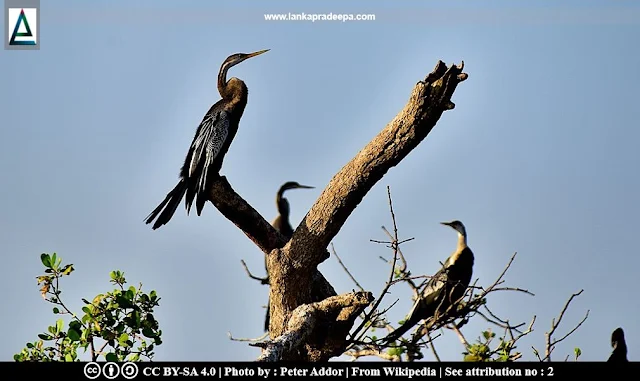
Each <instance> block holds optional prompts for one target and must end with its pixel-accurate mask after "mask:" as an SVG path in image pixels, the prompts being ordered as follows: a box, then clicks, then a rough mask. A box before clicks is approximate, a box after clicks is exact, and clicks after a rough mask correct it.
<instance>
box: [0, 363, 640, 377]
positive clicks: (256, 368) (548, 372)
mask: <svg viewBox="0 0 640 381" xmlns="http://www.w3.org/2000/svg"><path fill="white" fill-rule="evenodd" d="M0 367H2V368H3V369H2V371H3V373H4V374H13V375H16V376H18V375H19V376H20V378H31V377H43V376H50V375H51V374H52V373H58V374H64V378H65V379H69V378H71V379H83V380H116V379H118V380H133V379H140V378H157V377H171V378H174V379H175V378H183V377H184V378H186V377H199V378H219V379H221V378H241V377H249V378H255V379H266V378H279V379H284V378H295V377H338V378H344V379H364V378H380V379H383V378H395V379H412V378H425V377H427V378H455V377H486V378H495V377H559V378H562V379H568V378H573V377H583V376H586V377H603V378H605V379H608V378H610V377H614V376H617V375H624V376H627V375H628V373H629V372H631V374H638V371H640V363H637V362H630V363H622V364H620V363H617V364H614V363H606V362H559V363H550V362H545V363H540V362H515V363H465V362H460V363H458V362H450V363H446V362H440V363H427V362H416V363H406V364H396V363H389V362H362V363H359V362H328V363H323V364H297V363H295V364H294V363H277V364H270V363H256V362H137V363H133V362H127V363H113V362H80V363H78V362H76V363H16V362H5V363H2V364H0Z"/></svg>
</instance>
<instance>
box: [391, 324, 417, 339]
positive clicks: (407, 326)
mask: <svg viewBox="0 0 640 381" xmlns="http://www.w3.org/2000/svg"><path fill="white" fill-rule="evenodd" d="M414 325H415V323H413V322H409V321H407V322H405V323H404V324H402V325H401V326H400V327H398V328H396V329H395V330H393V332H391V333H389V334H388V335H387V336H386V337H385V338H384V341H385V342H386V343H392V342H394V341H396V340H398V339H399V338H400V337H401V336H402V335H404V334H405V333H406V332H407V331H408V330H410V329H411V327H413V326H414Z"/></svg>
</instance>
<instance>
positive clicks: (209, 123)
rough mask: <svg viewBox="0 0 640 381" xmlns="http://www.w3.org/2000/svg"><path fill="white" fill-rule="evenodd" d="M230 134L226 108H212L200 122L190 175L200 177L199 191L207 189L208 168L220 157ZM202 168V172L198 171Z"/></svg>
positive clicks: (190, 161)
mask: <svg viewBox="0 0 640 381" xmlns="http://www.w3.org/2000/svg"><path fill="white" fill-rule="evenodd" d="M228 135H229V115H228V113H227V112H225V111H224V110H212V112H210V113H208V114H207V115H206V116H205V118H204V119H203V120H202V122H201V123H200V126H199V127H198V132H197V133H196V136H195V138H194V139H193V142H192V143H191V149H190V151H191V157H190V158H189V165H188V172H187V174H188V176H189V177H190V178H193V177H196V176H197V177H198V178H197V184H196V189H197V192H198V193H200V192H205V191H206V186H207V184H206V181H207V178H208V170H209V167H210V166H211V164H212V163H213V161H214V160H215V159H216V158H217V157H218V154H219V153H220V150H221V149H222V146H223V145H224V142H225V141H226V140H227V137H228ZM199 170H201V172H200V173H198V171H199Z"/></svg>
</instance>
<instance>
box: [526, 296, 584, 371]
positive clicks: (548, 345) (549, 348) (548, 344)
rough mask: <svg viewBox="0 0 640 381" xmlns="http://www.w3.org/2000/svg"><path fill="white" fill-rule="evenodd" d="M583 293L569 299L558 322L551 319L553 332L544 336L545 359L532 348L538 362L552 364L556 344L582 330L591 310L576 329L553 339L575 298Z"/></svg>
mask: <svg viewBox="0 0 640 381" xmlns="http://www.w3.org/2000/svg"><path fill="white" fill-rule="evenodd" d="M583 291H584V290H580V291H578V292H576V293H574V294H572V295H571V296H570V297H569V299H568V300H567V302H566V303H565V304H564V307H563V308H562V311H560V315H558V319H557V320H556V319H555V318H553V319H551V330H550V331H549V332H546V333H545V334H544V337H545V350H544V357H542V358H541V357H540V353H539V352H538V350H537V349H536V348H535V347H532V348H533V353H534V354H535V355H536V357H538V360H540V361H541V362H542V361H547V362H551V353H552V352H553V350H554V349H555V346H556V344H558V343H560V342H562V341H563V340H565V339H566V338H567V337H569V336H571V334H573V333H574V332H575V331H576V330H577V329H578V328H580V326H582V324H583V323H584V322H585V321H586V320H587V318H588V317H589V310H587V313H586V314H585V316H584V318H582V320H580V322H579V323H578V324H577V325H576V326H575V327H573V329H571V330H570V331H569V332H568V333H567V334H566V335H564V336H562V337H561V338H560V339H557V340H556V339H552V337H553V334H554V333H555V332H556V329H557V328H558V326H559V325H560V322H561V321H562V318H563V317H564V314H565V312H566V311H567V308H569V305H570V304H571V302H572V301H573V299H574V298H575V297H577V296H579V295H580V294H582V292H583Z"/></svg>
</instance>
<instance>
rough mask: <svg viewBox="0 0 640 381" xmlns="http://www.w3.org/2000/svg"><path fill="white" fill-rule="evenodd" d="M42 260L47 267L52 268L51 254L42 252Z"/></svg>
mask: <svg viewBox="0 0 640 381" xmlns="http://www.w3.org/2000/svg"><path fill="white" fill-rule="evenodd" d="M40 261H42V264H43V265H44V267H46V268H51V256H50V255H49V254H47V253H42V254H40Z"/></svg>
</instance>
